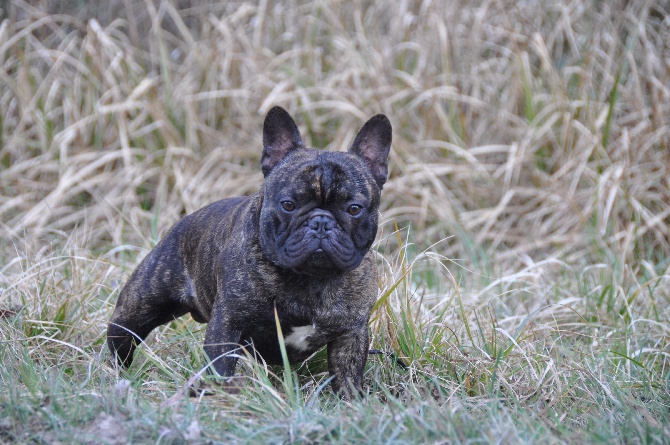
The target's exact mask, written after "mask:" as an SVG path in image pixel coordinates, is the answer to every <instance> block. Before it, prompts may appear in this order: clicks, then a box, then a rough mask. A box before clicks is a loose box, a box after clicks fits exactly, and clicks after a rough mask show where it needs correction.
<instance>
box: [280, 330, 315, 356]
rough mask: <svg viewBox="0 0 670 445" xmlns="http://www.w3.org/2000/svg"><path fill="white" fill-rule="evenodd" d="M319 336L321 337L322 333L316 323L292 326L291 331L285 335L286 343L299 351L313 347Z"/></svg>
mask: <svg viewBox="0 0 670 445" xmlns="http://www.w3.org/2000/svg"><path fill="white" fill-rule="evenodd" d="M318 337H320V333H319V331H318V329H317V327H316V323H313V324H308V325H306V326H292V327H291V330H290V333H289V334H288V335H286V336H285V337H284V343H286V346H288V347H289V348H293V349H295V350H297V351H298V352H305V351H309V350H310V349H312V347H311V343H313V342H314V340H316V339H317V338H318Z"/></svg>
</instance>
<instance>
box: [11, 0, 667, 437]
mask: <svg viewBox="0 0 670 445" xmlns="http://www.w3.org/2000/svg"><path fill="white" fill-rule="evenodd" d="M2 5H3V6H1V7H2V8H5V9H4V10H3V11H2V14H3V16H2V17H3V19H2V22H1V23H0V164H1V165H2V167H0V168H1V170H0V222H1V224H0V227H1V231H2V232H1V233H2V235H1V236H0V334H1V335H2V336H1V337H0V348H2V351H0V354H2V355H3V356H2V360H3V364H2V365H0V383H1V385H2V386H3V387H4V388H6V389H7V392H6V394H8V395H7V396H6V397H4V398H3V396H2V395H0V411H3V409H4V411H5V412H8V413H10V414H9V415H8V417H5V418H0V441H1V440H4V439H3V438H7V437H10V438H13V439H17V438H20V437H23V436H21V434H23V433H22V431H28V433H27V434H37V433H38V432H44V431H46V432H47V433H44V434H46V436H45V435H44V434H42V433H40V434H42V436H40V437H42V440H46V441H53V440H56V439H59V440H64V439H63V437H68V438H71V436H72V435H74V436H76V435H77V434H80V433H81V434H84V435H85V437H89V436H86V434H92V435H93V437H95V434H98V437H100V436H99V435H100V434H102V433H101V431H102V432H103V433H104V431H103V430H104V428H103V427H102V426H101V425H103V424H104V425H108V426H109V424H111V425H112V426H115V425H116V424H115V423H114V422H120V424H119V425H120V426H119V425H116V426H117V427H118V428H117V429H118V430H123V429H124V428H125V429H126V430H130V429H132V428H139V429H140V430H141V433H139V434H140V436H132V434H131V433H130V432H128V431H126V432H125V433H124V434H123V435H122V437H125V438H128V437H130V438H132V437H135V438H136V440H140V439H142V438H143V439H146V440H148V439H147V437H150V438H151V437H152V438H154V439H155V438H156V437H158V436H160V437H163V436H162V435H163V434H168V433H166V432H165V431H166V430H165V428H167V429H168V430H169V431H171V433H170V434H173V433H174V434H176V436H174V437H177V436H178V437H179V438H181V439H183V440H190V439H189V437H191V438H193V437H196V436H197V437H200V438H201V436H199V435H198V434H200V433H198V434H196V433H193V434H192V435H187V434H186V433H183V434H182V433H176V432H175V431H186V430H188V428H191V427H192V426H193V424H190V425H191V426H188V425H189V424H188V422H186V420H184V419H187V420H188V421H189V422H190V421H191V420H193V421H196V426H197V425H198V422H200V424H201V425H205V423H207V422H210V423H209V424H207V427H205V426H203V428H205V429H207V431H208V433H207V434H204V433H203V434H204V435H205V436H207V437H209V438H210V439H212V438H213V437H214V438H215V439H212V440H221V441H226V440H233V439H234V438H237V439H240V438H248V437H250V434H252V433H251V432H250V431H252V430H250V429H249V428H251V427H250V426H249V425H251V423H253V422H251V423H249V421H248V419H249V418H251V419H253V420H254V421H255V422H262V424H263V425H265V427H264V428H265V429H262V430H261V432H260V433H258V434H260V436H258V437H262V438H265V439H267V440H270V438H272V440H276V438H277V437H290V438H293V439H295V438H296V437H298V438H300V437H303V436H295V437H294V436H292V434H293V433H294V430H293V429H292V428H295V431H298V432H304V434H305V436H304V438H306V439H305V441H309V440H315V441H318V440H329V441H333V442H335V441H337V440H340V441H343V442H346V440H347V439H348V438H351V437H357V438H359V439H360V440H361V441H365V440H367V441H372V440H374V438H375V437H376V438H377V439H379V438H386V439H389V438H390V439H392V438H401V439H402V438H405V439H403V440H407V441H411V439H414V440H421V441H425V442H430V441H435V440H439V439H443V438H445V437H448V438H451V440H459V441H461V442H464V441H467V440H468V439H473V440H483V441H490V442H495V441H496V440H502V441H503V442H510V443H513V442H520V441H533V440H537V441H540V440H546V441H548V442H550V443H554V442H561V441H564V440H568V441H574V440H579V439H580V438H583V437H585V436H583V435H584V434H587V435H588V437H589V438H591V440H594V438H596V439H597V438H601V440H602V441H603V442H608V441H610V442H611V441H613V440H614V441H621V442H628V443H630V442H635V441H643V439H641V438H645V437H646V438H647V441H648V442H654V440H655V441H656V442H663V440H664V438H665V439H667V437H670V430H668V428H667V420H668V413H669V411H668V410H667V406H668V404H670V395H669V394H670V386H669V385H668V376H669V375H670V374H669V370H670V350H669V349H668V348H669V347H670V328H669V326H668V322H667V320H668V319H670V313H669V310H670V309H669V307H670V290H669V289H670V150H669V148H670V147H669V146H670V18H669V15H670V2H668V1H665V0H664V1H647V0H631V1H623V0H621V1H607V2H591V1H587V0H571V1H567V0H566V1H561V2H527V1H511V0H481V1H476V2H470V1H455V0H454V1H445V2H435V1H432V2H431V1H423V2H420V1H403V2H394V3H389V2H375V1H355V2H344V1H318V0H317V1H306V2H302V1H282V2H279V1H276V2H275V1H270V0H263V1H260V2H221V3H215V2H209V1H204V0H174V1H159V0H145V1H136V0H123V1H121V0H113V1H110V2H107V3H104V4H96V3H94V2H84V1H76V0H70V1H60V2H57V1H51V0H44V1H40V2H27V1H19V0H14V1H9V2H5V3H3V4H2ZM274 105H281V106H284V107H286V108H287V109H289V110H290V111H291V113H292V114H293V115H294V116H295V117H296V120H297V122H298V124H299V126H300V129H301V132H302V134H303V136H304V137H305V140H306V141H307V143H309V144H310V145H312V146H315V147H318V148H326V149H333V150H344V149H346V147H347V146H348V144H349V143H350V142H351V140H352V138H353V136H354V135H355V132H356V131H357V129H358V128H359V127H360V125H361V124H362V123H363V122H364V120H365V119H366V118H368V117H369V116H371V115H373V114H375V113H378V112H383V113H385V114H387V115H388V116H389V118H390V119H391V122H392V124H393V128H394V143H393V149H392V154H391V173H390V179H389V181H388V183H387V185H386V186H385V188H384V194H383V208H382V220H383V222H382V224H381V228H380V236H379V242H378V244H377V249H378V251H379V253H380V255H379V258H380V269H381V270H382V272H383V273H382V279H381V282H380V300H379V304H378V307H377V308H376V310H375V313H374V314H373V322H372V324H371V332H372V337H373V346H375V347H380V348H383V349H386V350H392V351H394V352H395V353H396V354H397V355H399V356H401V357H403V358H404V359H405V360H406V361H408V362H409V363H410V364H411V366H410V369H409V370H407V371H403V370H401V369H399V368H397V367H393V366H392V365H391V364H390V363H391V362H389V361H388V360H386V359H380V358H372V359H371V363H372V365H371V367H370V369H369V371H368V373H367V374H366V376H367V382H368V384H369V385H368V386H369V387H370V388H371V393H372V396H371V399H372V400H373V402H370V403H369V404H367V405H365V407H362V408H360V409H361V411H360V413H361V419H362V420H360V422H362V424H358V423H356V422H358V421H357V420H352V417H351V416H349V413H347V412H346V410H345V411H342V410H341V408H335V411H334V414H332V413H333V411H330V409H331V408H332V407H330V406H327V404H326V407H325V408H324V407H323V406H322V404H321V402H320V401H319V400H321V399H319V398H318V397H317V396H318V395H319V393H318V386H319V384H320V383H322V382H323V374H320V373H319V371H318V370H317V371H313V374H309V372H312V371H309V372H307V371H301V372H303V374H301V376H302V377H301V379H300V380H299V381H297V383H296V382H290V381H284V385H285V386H284V387H283V388H284V389H285V390H286V394H284V395H282V394H280V393H278V392H276V391H275V389H276V388H274V389H273V388H271V384H270V383H269V381H267V382H266V381H264V380H263V378H262V377H259V375H261V374H262V370H259V369H256V368H254V367H253V366H254V365H251V364H248V365H246V368H245V369H246V371H245V372H246V373H247V374H250V375H252V376H256V377H255V378H256V380H257V384H258V385H259V386H258V385H257V386H253V385H252V387H251V389H250V390H249V391H251V392H250V393H248V394H247V395H246V397H247V398H246V399H244V400H242V401H239V400H238V401H237V402H235V403H237V404H233V405H230V404H228V402H225V401H224V402H220V399H217V400H216V401H213V402H212V401H210V402H202V403H203V405H202V406H211V407H213V409H214V411H213V412H214V414H210V412H209V411H206V410H205V413H206V415H203V414H202V413H201V411H197V410H196V411H195V414H194V412H193V411H191V408H189V407H188V406H187V407H186V408H183V410H181V411H178V416H181V417H178V418H177V417H169V416H168V418H167V420H166V419H165V417H164V416H166V415H167V414H165V413H164V411H161V410H160V408H159V407H160V406H161V404H163V403H164V402H165V400H170V397H172V396H173V395H174V394H175V391H177V390H178V389H179V388H181V387H183V385H184V384H185V382H186V380H187V379H188V378H190V377H191V376H192V375H193V374H195V373H197V372H198V371H199V370H200V369H201V368H202V366H204V365H205V364H204V362H203V356H202V352H201V351H200V350H199V346H198V345H199V342H200V341H201V339H200V337H201V334H202V332H201V329H202V327H201V326H200V325H196V324H194V323H193V322H191V321H189V320H179V321H177V322H175V323H172V324H171V325H169V326H166V327H165V328H162V329H160V330H158V331H157V332H156V333H154V334H152V337H151V340H150V342H149V344H148V345H147V346H146V347H145V348H144V349H143V351H144V354H145V360H144V361H143V362H141V363H142V364H140V365H138V366H137V367H135V368H134V370H131V373H130V374H125V375H123V376H122V377H126V378H130V379H131V380H132V381H133V385H134V386H133V387H132V389H131V394H137V396H136V397H137V399H138V400H148V401H149V402H147V403H149V404H150V406H152V407H153V408H155V409H156V410H157V412H158V414H155V415H154V414H150V413H149V412H147V411H146V410H144V409H141V406H144V405H141V403H143V402H137V405H135V404H133V403H134V402H133V403H131V401H130V400H131V399H132V397H131V396H130V395H128V396H127V397H128V398H123V397H121V396H119V391H120V392H121V393H123V391H125V389H123V385H122V389H121V390H119V389H118V385H117V387H116V389H115V386H114V385H115V384H116V383H117V382H119V380H118V379H119V378H120V377H119V375H118V374H117V372H118V371H116V370H114V369H111V368H110V367H109V366H108V365H107V364H106V362H105V354H106V352H105V349H104V335H105V326H106V322H107V319H108V317H109V315H110V313H111V309H112V307H113V304H114V302H115V299H116V296H117V295H118V291H119V289H120V287H121V286H122V284H123V282H124V280H125V278H126V277H127V275H128V273H130V271H131V270H132V268H133V267H134V265H136V264H137V262H138V261H139V259H140V258H141V257H142V256H143V255H144V254H145V253H146V252H147V251H148V249H149V248H150V247H151V246H152V245H153V244H154V243H155V242H156V240H157V239H159V238H160V236H161V235H162V234H163V233H164V232H165V231H166V230H167V229H168V228H169V227H170V226H171V225H172V224H173V223H174V222H176V221H177V220H178V219H179V218H180V217H182V216H183V215H184V214H187V213H190V212H192V211H194V210H196V209H197V208H199V207H201V206H203V205H205V204H207V203H209V202H211V201H213V200H216V199H219V198H222V197H227V196H234V195H240V194H248V193H252V192H254V191H255V190H257V189H258V187H259V186H260V184H261V180H262V176H261V174H260V171H259V168H258V162H259V156H260V150H261V126H262V119H263V116H264V114H265V112H266V111H267V110H268V109H269V108H271V107H272V106H274ZM396 228H400V230H396ZM317 361H318V360H317ZM315 366H316V365H315ZM305 373H306V374H305ZM306 375H307V376H308V377H306ZM279 380H281V378H280V379H279ZM17 382H20V383H17ZM54 382H56V383H54ZM123 382H124V380H121V381H120V382H119V383H123ZM293 383H295V384H296V385H298V387H300V388H301V389H302V390H303V391H304V392H306V393H307V395H306V396H304V400H307V402H304V404H301V403H303V402H301V401H300V398H299V397H298V398H291V397H292V396H290V393H291V391H292V389H291V388H292V386H291V385H293ZM109 388H111V389H109ZM268 388H270V389H268ZM126 389H127V388H126ZM59 391H60V392H59ZM108 391H111V395H110V393H108ZM132 391H135V392H134V393H133V392H132ZM268 391H269V392H268ZM72 392H74V393H76V394H79V395H78V396H77V397H80V398H81V400H86V402H85V403H84V402H82V405H81V406H83V407H85V408H81V407H79V408H77V407H76V406H75V403H76V402H73V403H72V404H71V405H67V404H66V401H69V400H71V399H70V396H69V395H64V394H70V393H72ZM280 392H281V391H280ZM49 394H51V397H47V398H49V399H50V400H54V401H55V400H59V401H60V402H59V403H61V406H60V409H61V410H64V411H65V412H66V414H62V413H61V414H58V410H56V409H55V408H53V412H52V411H49V409H52V408H49V407H48V406H47V408H48V409H47V408H44V406H45V403H46V404H47V405H48V403H47V402H44V399H45V396H46V395H49ZM82 394H84V395H82ZM90 394H95V395H96V397H98V398H94V399H95V400H96V401H94V402H91V401H90V400H91V399H89V398H86V397H88V395H90ZM124 394H125V393H124ZM268 394H272V395H273V397H274V396H276V398H270V399H271V400H268V396H267V395H268ZM140 395H141V396H140ZM119 397H120V398H119ZM124 397H126V396H124ZM133 397H135V396H133ZM142 397H144V399H143V398H142ZM221 397H223V396H221ZM224 399H225V398H224ZM225 400H227V399H225ZM377 402H378V403H377ZM54 403H55V402H54ZM185 403H186V402H185ZM198 403H200V402H198ZM207 403H209V404H210V405H207ZM50 406H53V405H50ZM63 406H65V408H64V407H63ZM121 406H122V407H123V408H120V407H121ZM199 406H200V405H199ZM306 407H307V408H309V409H306ZM77 409H84V410H88V412H84V413H80V414H78V415H77V414H73V413H76V412H77ZM198 409H200V408H198ZM320 409H323V412H322V411H319V410H320ZM124 410H125V411H124ZM303 410H305V411H303ZM306 411H309V412H311V413H312V414H306ZM98 412H106V413H109V415H110V416H112V417H110V418H111V419H112V420H109V419H108V418H106V417H104V416H103V417H104V418H101V417H95V415H93V414H91V413H98ZM219 412H222V413H223V414H217V413H219ZM40 413H42V414H40ZM44 413H46V414H44ZM324 413H325V414H324ZM482 413H483V414H482ZM501 413H502V414H501ZM96 415H97V414H96ZM226 415H227V416H229V417H230V419H232V420H230V422H237V423H235V424H234V425H232V424H229V423H224V427H222V428H218V427H216V425H217V422H226V421H225V420H224V419H223V418H225V416H226ZM40 416H41V417H40ZM59 416H60V417H59ZM91 416H93V417H91ZM101 416H102V415H101ZM161 416H163V417H161ZM198 416H200V417H198ZM320 416H324V417H320ZM332 416H335V418H336V419H338V420H327V419H330V418H331V417H332ZM482 416H483V417H482ZM0 417H1V416H0ZM205 417H206V418H207V419H209V420H205ZM135 418H138V419H139V418H141V419H142V420H141V421H140V420H137V421H135V420H133V419H135ZM3 419H10V420H3ZM35 419H36V420H35ZM45 419H46V420H45ZM63 419H70V420H71V421H72V423H73V424H74V425H75V427H74V430H73V431H74V432H72V430H68V429H67V427H64V426H63V425H64V424H67V423H68V422H67V421H64V420H63ZM278 419H281V421H282V422H284V423H282V422H280V420H278ZM286 419H288V420H286ZM19 420H20V422H19ZM30 422H35V425H33V424H32V423H30ZM105 422H106V423H105ZM133 422H134V423H133ZM142 422H144V423H142ZM184 422H186V423H185V424H184ZM273 422H276V423H273ZM287 422H288V423H287ZM140 424H142V425H143V426H142V427H140V426H139V425H140ZM177 424H178V425H181V427H176V426H175V425H177ZM284 424H287V425H289V427H287V428H291V430H290V434H289V433H287V432H286V431H285V430H284V429H283V428H284V426H283V425H284ZM483 424H485V425H488V426H482V425H483ZM24 425H28V426H27V427H26V426H24ZM31 425H32V426H31ZM49 425H51V426H49ZM53 425H57V426H53ZM58 425H60V426H58ZM124 425H125V426H124ZM147 425H149V426H147ZM166 425H167V426H166ZM452 425H453V426H452ZM187 427H188V428H187ZM22 428H23V429H22ZM142 428H144V429H142ZM161 428H163V429H161ZM180 428H181V430H180ZM217 428H218V429H217ZM238 428H239V429H238ZM245 428H247V429H245ZM112 429H114V428H112ZM124 431H125V430H124ZM189 431H190V430H189ZM198 431H199V430H198ZM254 431H255V430H254ZM305 431H306V432H305ZM191 432H192V431H191ZM354 432H355V433H354ZM366 432H367V433H366ZM66 433H67V434H66ZM275 433H276V435H275ZM368 433H369V436H366V434H368ZM58 434H65V436H59V435H58ZM68 434H69V436H68ZM179 434H182V435H181V436H179ZM188 434H191V433H188ZM237 434H239V436H237ZM253 434H256V432H254V433H253ZM264 434H265V435H264ZM284 434H289V436H284ZM301 434H302V433H301ZM347 434H353V436H348V435H347ZM375 434H378V436H375ZM477 434H481V435H480V436H478V435H477ZM599 434H600V436H599ZM103 436H104V435H103ZM26 437H27V436H26ZM81 437H84V436H81ZM138 437H139V438H140V439H137V438H138ZM165 437H172V436H169V435H168V436H165ZM251 437H256V436H251ZM310 438H311V439H310ZM419 438H420V439H419ZM649 438H651V439H649ZM336 439H337V440H336ZM401 439H398V440H399V441H402V440H401ZM82 440H83V439H82ZM175 440H177V439H175ZM259 440H260V439H259Z"/></svg>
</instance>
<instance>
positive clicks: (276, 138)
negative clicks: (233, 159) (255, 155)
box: [261, 107, 305, 177]
mask: <svg viewBox="0 0 670 445" xmlns="http://www.w3.org/2000/svg"><path fill="white" fill-rule="evenodd" d="M304 147H305V145H304V144H303V142H302V137H301V136H300V131H299V130H298V126H297V125H296V124H295V121H294V120H293V118H292V117H291V115H290V114H288V112H287V111H286V110H284V109H283V108H282V107H273V108H272V109H271V110H270V111H268V114H267V115H266V116H265V122H264V123H263V154H262V156H261V170H262V171H263V176H265V177H267V175H268V174H269V173H270V171H272V169H273V168H274V167H275V165H277V164H278V163H279V162H280V161H281V160H282V159H284V158H285V157H286V155H287V154H288V153H289V152H291V151H292V150H295V149H298V148H304Z"/></svg>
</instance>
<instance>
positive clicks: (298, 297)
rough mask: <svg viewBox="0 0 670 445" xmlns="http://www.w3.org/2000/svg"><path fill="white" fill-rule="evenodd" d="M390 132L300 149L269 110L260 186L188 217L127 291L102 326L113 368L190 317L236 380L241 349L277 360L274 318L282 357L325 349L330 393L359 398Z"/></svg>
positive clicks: (295, 135)
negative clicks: (339, 147)
mask: <svg viewBox="0 0 670 445" xmlns="http://www.w3.org/2000/svg"><path fill="white" fill-rule="evenodd" d="M391 133H392V129H391V123H390V122H389V120H388V118H387V117H386V116H384V115H383V114H378V115H376V116H374V117H372V118H371V119H370V120H368V121H367V122H366V123H365V125H363V127H362V128H361V129H360V131H359V132H358V134H357V135H356V137H355V138H354V141H353V143H352V144H351V146H350V147H349V150H348V151H347V152H337V151H325V150H317V149H313V148H306V147H305V145H304V143H303V140H302V137H301V135H300V132H299V130H298V127H297V125H296V123H295V121H294V120H293V118H292V117H291V116H290V114H289V113H288V112H287V111H286V110H284V109H283V108H281V107H274V108H272V109H271V110H270V111H269V112H268V113H267V115H266V117H265V121H264V124H263V152H262V155H261V162H260V164H261V170H262V172H263V176H264V182H263V185H262V187H261V189H260V191H258V192H257V193H255V194H253V195H250V196H246V197H236V198H228V199H223V200H220V201H217V202H214V203H212V204H209V205H207V206H206V207H203V208H202V209H200V210H198V211H196V212H194V213H192V214H190V215H188V216H186V217H185V218H184V219H182V220H181V221H180V222H178V223H177V224H175V225H174V226H173V227H172V228H171V229H170V230H169V232H168V233H167V234H166V235H165V237H164V238H163V239H162V240H161V241H160V242H159V243H158V244H157V245H156V247H155V248H154V249H153V250H152V251H151V252H150V253H149V254H148V255H147V256H146V257H145V258H144V260H143V261H142V262H141V263H140V265H139V266H138V267H137V269H136V270H135V271H134V272H133V274H132V276H131V277H130V279H129V281H128V282H127V283H126V285H125V286H124V288H123V290H122V291H121V293H120V295H119V298H118V301H117V304H116V307H115V309H114V313H113V315H112V318H111V321H110V323H109V326H108V330H107V341H108V346H109V349H110V351H111V352H112V354H113V355H114V356H115V357H116V360H117V361H118V363H119V364H120V365H122V366H125V367H127V366H129V365H130V364H131V362H132V360H133V353H134V350H135V348H136V347H137V345H138V344H139V343H140V342H142V341H143V340H144V339H145V338H146V337H147V335H148V334H149V333H150V332H151V331H152V330H153V329H154V328H156V327H157V326H160V325H162V324H165V323H167V322H169V321H171V320H173V319H175V318H177V317H180V316H182V315H185V314H187V313H190V314H191V316H192V317H193V319H194V320H196V321H198V322H200V323H208V326H207V329H206V333H205V341H204V347H203V349H204V351H205V352H206V354H207V356H208V357H209V359H210V361H211V367H212V368H213V370H214V371H215V372H216V374H218V375H219V376H220V377H222V378H224V379H228V378H230V377H232V376H234V373H235V366H236V363H237V356H236V354H235V353H234V352H235V351H236V350H237V349H238V348H239V347H240V345H242V346H245V347H250V348H251V349H252V350H253V352H254V354H257V355H259V356H260V357H262V359H263V360H265V362H266V363H268V364H281V363H282V355H281V350H280V343H279V337H278V330H277V325H276V318H275V317H276V316H277V317H278V320H279V323H280V327H281V331H282V332H283V336H284V337H283V339H284V343H285V347H286V353H287V356H288V359H289V362H290V363H292V364H294V363H300V362H302V361H304V360H306V359H307V358H308V357H309V356H310V355H312V354H313V353H314V352H316V351H317V350H319V349H320V348H322V347H323V346H327V356H328V370H329V374H330V376H331V377H332V381H331V384H332V387H333V390H334V391H335V392H336V394H338V395H341V396H342V397H345V398H351V397H352V396H353V397H357V396H358V395H360V394H362V381H363V371H364V367H365V363H366V360H367V355H368V322H369V320H370V311H371V309H372V307H373V304H374V303H375V301H376V298H377V291H378V278H377V265H376V261H375V259H374V255H373V253H372V252H371V251H370V248H371V246H372V243H373V241H374V239H375V235H376V233H377V218H378V207H379V201H380V193H381V190H382V187H383V186H384V183H385V182H386V179H387V175H388V155H389V151H390V148H391V140H392V135H391ZM275 314H276V315H275Z"/></svg>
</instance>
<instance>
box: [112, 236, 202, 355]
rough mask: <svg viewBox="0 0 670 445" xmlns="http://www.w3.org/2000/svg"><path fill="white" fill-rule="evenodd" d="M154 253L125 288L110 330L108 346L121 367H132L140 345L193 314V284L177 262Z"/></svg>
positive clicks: (120, 296) (146, 259) (142, 264)
mask: <svg viewBox="0 0 670 445" xmlns="http://www.w3.org/2000/svg"><path fill="white" fill-rule="evenodd" d="M159 254H160V250H159V249H157V250H155V251H154V252H152V253H150V254H149V256H147V258H145V260H144V261H143V262H142V263H141V264H140V266H139V267H138V268H137V270H136V271H135V273H134V274H133V275H132V277H131V278H130V280H129V281H128V283H127V284H126V285H125V287H124V288H123V290H122V291H121V294H120V295H119V299H118V301H117V303H116V308H115V309H114V313H113V315H112V319H111V321H110V322H109V326H108V327H107V345H108V346H109V350H110V351H111V352H112V354H114V355H116V358H117V361H118V363H119V364H120V365H123V366H125V367H128V366H130V364H131V363H132V361H133V353H134V352H135V348H136V347H137V345H138V344H139V343H141V342H142V341H144V339H145V338H146V337H147V335H149V333H150V332H151V331H152V330H154V329H155V328H156V327H158V326H160V325H162V324H165V323H168V322H170V321H172V320H174V319H175V318H178V317H181V316H182V315H184V314H186V313H188V312H190V311H193V310H194V308H193V307H191V305H190V304H189V303H190V302H191V301H192V299H191V298H188V296H189V294H190V293H191V292H190V290H189V289H190V280H189V279H188V277H187V276H186V274H185V273H184V271H183V268H182V267H181V264H180V263H178V262H177V261H174V260H173V261H166V260H165V258H160V257H159ZM157 257H158V258H157Z"/></svg>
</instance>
